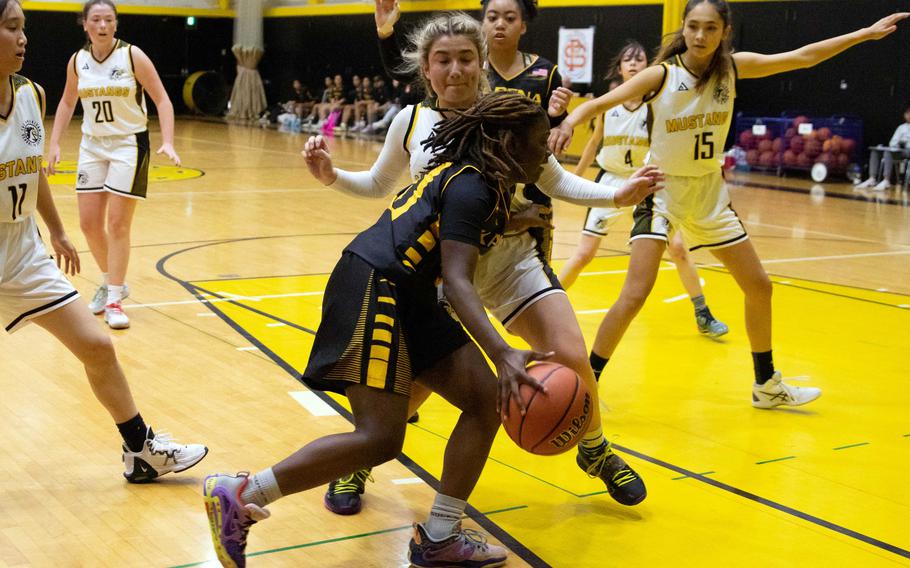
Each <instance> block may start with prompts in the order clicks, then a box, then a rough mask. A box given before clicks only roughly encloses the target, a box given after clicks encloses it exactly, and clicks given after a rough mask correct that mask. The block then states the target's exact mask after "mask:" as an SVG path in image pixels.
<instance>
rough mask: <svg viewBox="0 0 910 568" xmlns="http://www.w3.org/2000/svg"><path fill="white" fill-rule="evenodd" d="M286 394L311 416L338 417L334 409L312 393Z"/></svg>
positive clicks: (293, 392) (291, 392)
mask: <svg viewBox="0 0 910 568" xmlns="http://www.w3.org/2000/svg"><path fill="white" fill-rule="evenodd" d="M288 394H289V395H291V398H293V399H294V400H296V401H297V402H298V403H300V406H302V407H304V408H306V409H307V411H308V412H309V413H310V414H312V415H313V416H338V413H337V412H335V409H334V408H332V407H331V406H329V405H328V404H326V402H325V401H324V400H322V399H321V398H319V397H318V396H316V393H314V392H312V391H290V392H288Z"/></svg>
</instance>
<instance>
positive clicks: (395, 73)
mask: <svg viewBox="0 0 910 568" xmlns="http://www.w3.org/2000/svg"><path fill="white" fill-rule="evenodd" d="M400 15H401V13H400V11H399V8H398V0H376V12H375V13H374V16H375V18H376V34H377V36H378V37H379V59H380V60H381V61H382V68H383V70H385V73H386V75H388V76H389V77H391V78H393V79H397V80H399V81H401V82H402V83H411V82H413V81H414V80H415V79H416V78H417V77H415V76H414V75H410V74H407V73H402V72H401V68H402V64H403V63H404V57H402V55H401V46H400V45H399V44H398V36H397V35H396V34H395V24H396V23H397V22H398V18H399V17H400Z"/></svg>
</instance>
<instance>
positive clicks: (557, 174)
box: [537, 156, 664, 207]
mask: <svg viewBox="0 0 910 568" xmlns="http://www.w3.org/2000/svg"><path fill="white" fill-rule="evenodd" d="M663 181H664V174H663V172H662V171H660V170H659V169H658V168H657V166H644V167H642V168H639V170H638V171H636V172H635V173H634V174H632V176H631V177H630V178H629V179H628V180H626V181H625V183H623V185H622V186H619V187H613V186H606V185H602V184H599V183H595V182H593V181H590V180H586V179H584V178H583V177H579V176H577V175H575V174H573V173H570V172H568V171H567V170H566V169H565V168H563V167H562V166H561V165H559V162H557V161H556V158H554V157H553V156H550V158H549V159H548V160H547V163H546V165H544V169H543V173H541V174H540V179H538V180H537V187H538V188H540V190H541V191H542V192H544V193H546V194H547V195H549V196H550V197H552V198H554V199H559V200H560V201H565V202H567V203H572V204H575V205H582V206H585V207H628V206H630V205H635V204H637V203H638V202H639V201H641V200H642V199H644V198H645V197H647V196H649V195H651V194H652V193H654V192H655V191H659V190H661V189H663V186H662V185H661V184H662V183H663Z"/></svg>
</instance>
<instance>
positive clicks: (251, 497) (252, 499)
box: [240, 468, 281, 507]
mask: <svg viewBox="0 0 910 568" xmlns="http://www.w3.org/2000/svg"><path fill="white" fill-rule="evenodd" d="M240 499H242V500H243V502H244V503H252V504H253V505H258V506H260V507H265V506H266V505H268V504H269V503H271V502H272V501H277V500H278V499H281V489H280V488H279V487H278V481H277V480H276V479H275V473H274V472H272V468H268V469H264V470H262V471H260V472H259V473H257V474H256V475H253V476H251V477H250V481H249V482H248V483H247V484H246V488H245V489H244V490H243V493H241V494H240Z"/></svg>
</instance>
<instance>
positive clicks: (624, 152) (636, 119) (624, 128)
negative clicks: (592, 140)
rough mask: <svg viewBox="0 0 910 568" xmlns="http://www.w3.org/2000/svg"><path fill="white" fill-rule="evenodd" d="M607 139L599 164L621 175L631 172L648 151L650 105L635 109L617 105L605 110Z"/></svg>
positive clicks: (641, 162) (602, 167) (598, 156)
mask: <svg viewBox="0 0 910 568" xmlns="http://www.w3.org/2000/svg"><path fill="white" fill-rule="evenodd" d="M603 119H604V138H603V145H602V146H601V148H600V152H598V153H597V165H599V166H600V167H601V169H604V170H607V171H608V172H612V173H614V174H619V175H622V176H628V175H631V174H632V173H633V172H634V171H635V170H637V169H638V168H640V167H641V166H643V165H644V163H645V155H646V154H647V153H648V107H647V105H645V104H644V103H642V104H640V105H638V106H637V107H635V108H634V109H632V110H629V109H627V108H626V107H625V106H623V105H617V106H615V107H613V108H611V109H610V110H608V111H607V112H605V113H604V116H603Z"/></svg>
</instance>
